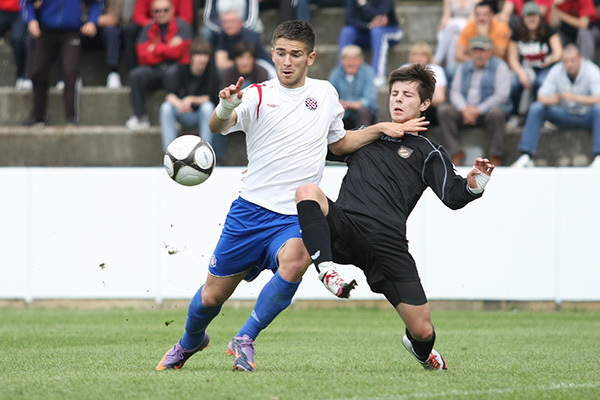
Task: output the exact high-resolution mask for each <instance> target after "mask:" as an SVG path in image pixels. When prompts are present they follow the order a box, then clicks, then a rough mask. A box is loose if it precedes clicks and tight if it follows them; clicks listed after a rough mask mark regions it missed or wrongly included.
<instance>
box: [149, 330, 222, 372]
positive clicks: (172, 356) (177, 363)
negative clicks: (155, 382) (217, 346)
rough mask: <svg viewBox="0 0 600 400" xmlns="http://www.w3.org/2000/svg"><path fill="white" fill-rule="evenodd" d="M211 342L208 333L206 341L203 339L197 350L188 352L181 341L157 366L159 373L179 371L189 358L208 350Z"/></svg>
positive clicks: (205, 336) (205, 335)
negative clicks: (167, 370) (171, 370)
mask: <svg viewBox="0 0 600 400" xmlns="http://www.w3.org/2000/svg"><path fill="white" fill-rule="evenodd" d="M209 342H210V337H209V336H208V333H207V332H204V339H202V342H201V343H200V344H199V345H198V347H196V348H195V349H191V350H186V349H184V348H183V347H181V341H179V342H177V344H176V345H175V346H173V348H172V349H169V350H168V351H167V352H166V353H165V355H164V356H163V358H162V360H160V362H159V363H158V365H157V366H156V369H157V370H158V371H162V370H165V369H179V368H181V367H183V364H185V362H186V361H187V360H188V358H190V357H191V356H193V355H194V354H195V353H197V352H199V351H202V350H204V349H205V348H207V347H208V343H209Z"/></svg>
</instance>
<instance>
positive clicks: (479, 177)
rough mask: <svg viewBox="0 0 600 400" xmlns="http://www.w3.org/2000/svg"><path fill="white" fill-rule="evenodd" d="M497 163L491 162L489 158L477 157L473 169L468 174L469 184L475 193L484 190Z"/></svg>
mask: <svg viewBox="0 0 600 400" xmlns="http://www.w3.org/2000/svg"><path fill="white" fill-rule="evenodd" d="M494 168H495V165H494V164H492V163H490V160H488V159H487V158H481V157H477V159H476V160H475V164H474V165H473V169H471V171H469V173H468V174H467V184H468V185H469V188H471V191H472V192H473V193H475V194H478V193H481V192H483V189H485V185H487V183H488V181H489V180H490V177H491V175H492V172H493V171H494Z"/></svg>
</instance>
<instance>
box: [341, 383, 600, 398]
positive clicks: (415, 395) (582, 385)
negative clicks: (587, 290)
mask: <svg viewBox="0 0 600 400" xmlns="http://www.w3.org/2000/svg"><path fill="white" fill-rule="evenodd" d="M598 387H600V382H588V383H562V382H561V383H551V384H549V385H542V386H522V387H517V388H498V389H488V390H463V391H461V390H450V391H448V392H437V393H409V394H400V395H392V396H377V397H350V398H345V399H338V400H399V399H414V398H426V397H445V396H481V395H489V394H505V393H513V392H523V391H528V390H563V389H587V388H589V389H593V388H598Z"/></svg>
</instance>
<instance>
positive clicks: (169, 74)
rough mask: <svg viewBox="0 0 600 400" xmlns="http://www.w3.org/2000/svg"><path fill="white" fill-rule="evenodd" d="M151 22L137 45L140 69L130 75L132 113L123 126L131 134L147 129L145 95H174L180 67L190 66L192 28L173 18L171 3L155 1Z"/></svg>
mask: <svg viewBox="0 0 600 400" xmlns="http://www.w3.org/2000/svg"><path fill="white" fill-rule="evenodd" d="M152 4H153V10H154V22H152V23H150V24H149V25H146V27H145V28H144V30H143V31H142V33H141V34H140V37H139V39H138V42H137V55H138V59H139V61H140V66H138V67H135V68H134V69H133V70H131V72H130V73H129V85H130V86H131V102H132V105H133V113H134V115H133V116H131V118H129V119H128V120H127V122H126V123H125V125H126V126H127V127H128V128H129V129H132V130H141V129H147V128H149V127H150V120H149V118H148V114H147V112H146V91H148V90H157V89H165V90H166V91H167V92H168V93H170V92H173V91H174V86H175V82H177V74H178V71H179V65H187V64H189V63H190V53H189V47H190V42H191V40H192V27H191V26H190V25H189V24H188V23H187V22H185V21H183V20H181V19H179V18H175V15H174V10H173V3H171V1H170V0H154V1H153V3H152Z"/></svg>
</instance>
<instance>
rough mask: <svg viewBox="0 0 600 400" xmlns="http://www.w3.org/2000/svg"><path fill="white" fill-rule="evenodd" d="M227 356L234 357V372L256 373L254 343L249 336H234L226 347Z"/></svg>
mask: <svg viewBox="0 0 600 400" xmlns="http://www.w3.org/2000/svg"><path fill="white" fill-rule="evenodd" d="M227 354H228V355H230V356H234V360H233V370H234V371H250V372H253V371H256V365H255V364H254V341H253V340H252V339H250V336H248V335H244V336H236V337H234V338H233V339H231V342H229V345H228V346H227Z"/></svg>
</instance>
